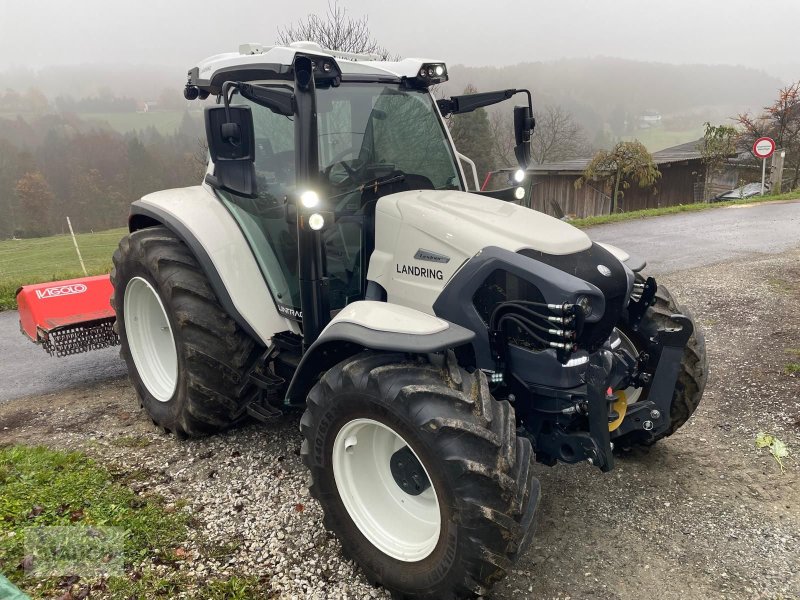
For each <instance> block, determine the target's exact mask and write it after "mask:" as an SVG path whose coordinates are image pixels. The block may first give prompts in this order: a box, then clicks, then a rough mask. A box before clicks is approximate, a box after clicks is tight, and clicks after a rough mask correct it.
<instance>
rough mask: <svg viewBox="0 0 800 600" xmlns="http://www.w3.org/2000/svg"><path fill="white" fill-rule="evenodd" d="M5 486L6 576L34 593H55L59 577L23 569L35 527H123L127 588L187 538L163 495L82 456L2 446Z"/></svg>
mask: <svg viewBox="0 0 800 600" xmlns="http://www.w3.org/2000/svg"><path fill="white" fill-rule="evenodd" d="M0 489H2V494H0V571H2V572H3V573H4V574H5V575H6V576H7V577H8V578H9V579H10V580H11V581H12V582H13V583H14V584H16V585H18V586H20V587H21V588H22V589H23V590H24V591H27V592H28V593H29V594H36V595H42V596H49V595H50V594H51V593H52V592H53V591H54V588H55V586H57V585H58V583H59V578H58V577H49V578H39V577H35V576H33V575H31V574H25V573H24V572H23V571H22V570H21V569H19V568H18V565H20V564H21V563H22V562H23V559H24V558H25V557H26V556H28V555H26V553H25V551H26V549H25V538H26V536H30V535H32V533H31V532H32V531H33V530H32V529H31V530H29V529H28V528H38V527H55V526H58V527H66V528H67V530H64V531H71V532H72V531H74V532H78V531H86V530H87V528H89V527H101V526H102V527H113V528H117V529H116V530H115V531H117V532H119V533H122V537H121V538H119V540H118V541H119V543H120V546H121V550H122V562H123V563H124V566H123V568H124V570H125V572H124V575H123V576H121V577H111V578H110V580H111V584H112V585H121V586H127V585H129V584H130V583H131V581H130V577H129V574H128V573H127V571H130V569H131V565H137V564H139V563H141V561H143V560H147V561H149V560H151V559H156V560H158V561H162V562H168V561H171V560H173V559H174V556H175V555H174V549H175V548H176V547H177V546H178V544H180V543H181V542H182V540H183V539H185V537H186V522H187V516H186V515H185V513H180V512H176V511H173V512H167V511H165V510H164V506H163V501H162V500H161V499H159V498H157V497H143V496H137V495H136V494H134V493H133V492H132V491H131V490H130V489H128V488H127V487H124V486H123V485H120V484H119V483H118V482H116V481H115V480H114V476H113V474H112V473H111V472H109V470H108V469H106V468H105V467H103V466H101V465H99V464H97V463H96V462H94V461H93V460H91V459H89V458H88V457H86V456H85V455H83V454H80V453H77V452H58V451H55V450H50V449H47V448H43V447H28V446H11V447H7V448H2V449H0ZM12 534H13V535H12ZM63 535H68V534H66V533H65V534H63ZM29 541H30V537H29ZM84 541H85V540H84ZM72 547H74V546H72ZM76 556H80V555H79V554H76ZM81 558H83V557H81ZM70 574H71V573H64V575H70ZM115 579H119V580H120V581H119V582H114V580H115ZM143 579H145V578H144V577H143ZM147 579H152V576H148V577H147ZM125 597H128V596H125Z"/></svg>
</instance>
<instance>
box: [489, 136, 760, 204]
mask: <svg viewBox="0 0 800 600" xmlns="http://www.w3.org/2000/svg"><path fill="white" fill-rule="evenodd" d="M699 144H700V140H696V141H693V142H688V143H685V144H681V145H679V146H673V147H671V148H665V149H664V150H659V151H658V152H655V153H653V160H654V161H655V163H656V165H657V166H658V169H659V171H661V179H659V181H658V183H656V185H655V187H653V188H646V189H642V188H639V187H638V186H637V185H636V184H632V185H631V187H630V188H628V189H627V190H625V192H624V196H623V197H622V198H621V199H620V201H619V202H618V204H619V207H620V209H621V210H623V211H631V210H640V209H644V208H657V207H661V206H675V205H678V204H688V203H692V202H701V201H703V200H708V199H709V198H710V197H713V196H714V195H716V194H718V193H720V192H724V191H727V190H730V189H732V188H734V187H736V186H737V185H738V184H739V180H740V178H741V176H742V175H743V173H742V169H743V165H742V164H741V163H740V162H739V161H738V160H732V161H730V162H729V163H728V165H726V167H725V168H724V169H723V172H722V173H717V174H715V176H714V178H713V181H711V182H709V183H708V185H706V170H707V169H706V165H705V164H704V163H703V158H702V155H701V153H700V150H699V149H698V146H699ZM589 161H590V159H589V158H583V159H576V160H568V161H563V162H556V163H544V164H541V165H531V166H530V167H528V175H529V181H530V185H531V188H530V190H529V193H528V195H527V196H526V197H527V198H529V200H530V207H531V208H534V209H536V210H540V211H542V212H546V213H548V214H551V215H555V216H558V217H561V216H563V215H569V216H573V217H577V218H582V217H588V216H594V215H602V214H608V213H609V211H610V210H611V190H610V189H609V188H608V186H604V185H603V184H602V183H599V182H592V181H588V182H586V183H585V184H584V185H583V186H582V187H581V188H580V189H576V188H575V181H576V180H577V179H578V178H579V177H580V176H581V174H582V173H583V171H584V170H585V169H586V167H587V165H588V164H589ZM748 170H749V169H748ZM503 172H509V173H510V172H513V170H503V171H500V172H498V173H497V175H496V176H495V177H493V178H490V180H487V184H488V185H491V186H492V187H503V185H501V184H500V182H499V180H501V179H502V176H500V174H501V173H503ZM498 176H500V177H499V179H498Z"/></svg>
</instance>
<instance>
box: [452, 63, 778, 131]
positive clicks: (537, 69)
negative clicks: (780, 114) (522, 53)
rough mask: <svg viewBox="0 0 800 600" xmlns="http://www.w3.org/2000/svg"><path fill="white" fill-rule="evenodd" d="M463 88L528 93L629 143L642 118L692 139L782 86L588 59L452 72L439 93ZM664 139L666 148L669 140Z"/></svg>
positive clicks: (771, 80) (740, 75)
mask: <svg viewBox="0 0 800 600" xmlns="http://www.w3.org/2000/svg"><path fill="white" fill-rule="evenodd" d="M467 84H472V85H474V86H475V87H477V88H478V90H490V89H502V88H506V87H529V88H530V89H531V90H532V91H533V93H534V102H535V103H536V104H538V105H543V104H558V105H561V106H563V107H565V108H567V109H568V110H569V111H570V112H572V114H573V115H574V116H575V117H576V118H577V120H578V121H579V122H580V123H581V124H582V125H583V126H584V127H585V128H586V129H587V130H588V131H589V132H590V133H591V134H592V135H595V134H597V132H598V131H602V130H607V131H608V132H609V133H610V134H611V135H613V136H616V137H622V136H625V137H628V136H630V135H632V134H635V129H636V125H637V120H638V118H639V116H640V115H642V114H643V113H645V112H647V111H656V112H658V113H660V114H661V115H662V116H663V122H662V123H661V124H660V125H659V127H661V128H663V129H665V130H666V131H673V132H681V131H685V132H687V133H686V135H693V134H694V133H695V132H697V131H699V130H700V128H701V127H702V124H703V123H704V122H705V121H708V120H711V121H718V122H721V121H724V120H725V119H727V118H728V117H730V116H733V115H735V114H736V113H738V112H742V111H747V110H756V109H759V108H761V107H762V106H763V105H765V104H767V103H768V102H770V101H771V100H772V98H773V97H774V95H775V92H776V90H778V88H779V87H780V86H781V85H782V81H781V80H780V79H779V78H777V77H773V76H771V75H768V74H767V73H765V72H764V71H759V70H756V69H750V68H746V67H741V66H732V65H672V64H666V63H653V62H640V61H633V60H623V59H618V58H593V59H569V60H559V61H552V62H526V63H520V64H518V65H514V66H509V67H501V68H493V67H468V66H464V65H454V66H452V67H451V68H450V81H449V82H448V83H447V84H446V85H444V86H442V87H443V90H444V93H446V94H451V93H460V92H461V91H462V90H463V89H464V87H465V86H466V85H467ZM626 122H627V126H626ZM650 137H653V136H650ZM655 137H656V138H658V137H659V136H655ZM678 137H679V138H680V136H678ZM666 139H668V140H669V141H670V142H671V141H674V139H675V136H669V135H668V136H666ZM678 141H679V142H680V141H686V140H680V139H679V140H678ZM676 143H677V142H676Z"/></svg>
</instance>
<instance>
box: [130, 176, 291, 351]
mask: <svg viewBox="0 0 800 600" xmlns="http://www.w3.org/2000/svg"><path fill="white" fill-rule="evenodd" d="M156 225H163V226H165V227H167V228H169V229H170V230H172V231H173V232H174V233H175V234H176V235H177V236H178V237H180V238H181V240H183V242H184V243H185V244H186V245H187V246H188V247H189V249H190V250H191V251H192V254H193V255H194V256H195V258H196V259H197V261H198V262H199V263H200V266H201V268H202V269H203V272H204V273H205V274H206V277H208V280H209V282H210V283H211V287H212V288H213V289H214V292H215V293H216V295H217V298H219V301H220V303H221V304H222V306H223V308H225V311H226V312H227V313H228V314H229V315H230V316H231V317H232V318H233V319H234V320H235V321H236V322H237V323H238V324H239V325H240V326H241V327H242V329H244V330H245V331H246V332H247V333H248V334H249V335H250V336H251V337H252V338H253V339H254V340H256V341H257V342H260V343H261V344H262V345H264V346H267V345H269V341H270V339H271V338H272V337H273V336H274V335H275V334H276V333H278V332H281V331H291V332H293V333H299V331H300V329H299V326H298V324H297V323H296V322H294V321H291V320H289V319H287V318H285V317H283V316H282V315H281V314H280V313H279V312H278V308H277V305H276V303H275V301H274V299H273V297H272V294H271V293H270V290H269V288H268V287H267V284H266V282H265V281H264V276H263V275H262V273H261V269H260V268H259V266H258V263H257V262H256V259H255V256H253V252H252V250H251V249H250V246H249V244H248V242H247V239H246V238H245V236H244V234H243V233H242V231H241V229H240V228H239V225H238V224H237V223H236V221H235V220H234V218H233V216H232V215H231V214H230V213H229V212H228V210H227V209H226V208H225V206H224V205H223V204H222V202H221V201H220V200H219V199H218V198H217V197H216V196H215V195H214V194H213V193H212V192H210V191H209V190H208V189H206V188H205V187H204V186H194V187H188V188H180V189H173V190H165V191H162V192H156V193H154V194H148V195H147V196H144V197H143V198H142V199H141V200H137V201H136V202H134V203H133V204H132V206H131V215H130V220H129V229H130V231H131V232H133V231H136V230H138V229H143V228H145V227H153V226H156Z"/></svg>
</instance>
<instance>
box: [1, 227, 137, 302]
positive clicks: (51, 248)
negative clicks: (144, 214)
mask: <svg viewBox="0 0 800 600" xmlns="http://www.w3.org/2000/svg"><path fill="white" fill-rule="evenodd" d="M126 233H127V229H125V228H121V229H110V230H108V231H101V232H98V233H82V234H78V235H77V236H76V237H77V239H78V246H79V247H80V249H81V254H82V255H83V260H84V263H85V264H86V270H87V271H88V272H89V274H90V275H101V274H103V273H108V272H110V271H111V255H112V254H113V253H114V250H115V249H116V247H117V244H118V243H119V240H120V239H121V238H122V237H123V236H124V235H125V234H126ZM73 277H83V271H81V266H80V263H79V262H78V255H77V254H76V253H75V247H74V246H73V244H72V238H71V237H70V236H68V235H56V236H52V237H44V238H34V239H27V240H3V241H0V310H8V309H13V308H16V306H17V301H16V298H15V295H16V292H17V289H18V288H19V287H20V286H22V285H27V284H31V283H42V282H46V281H56V280H59V279H71V278H73Z"/></svg>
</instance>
